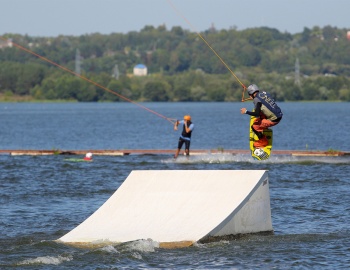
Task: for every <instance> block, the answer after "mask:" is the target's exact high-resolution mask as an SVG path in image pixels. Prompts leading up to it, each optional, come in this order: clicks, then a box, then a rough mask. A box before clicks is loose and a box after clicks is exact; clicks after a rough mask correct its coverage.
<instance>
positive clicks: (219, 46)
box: [0, 26, 350, 101]
mask: <svg viewBox="0 0 350 270" xmlns="http://www.w3.org/2000/svg"><path fill="white" fill-rule="evenodd" d="M346 33H347V31H346V30H345V29H337V28H334V27H330V26H326V27H324V28H323V29H321V28H318V27H314V28H313V29H308V28H304V31H303V32H302V33H298V34H294V35H292V34H289V33H281V32H279V31H278V30H276V29H271V28H266V27H262V28H254V29H247V30H241V31H238V30H236V29H230V30H220V31H216V30H215V29H210V30H208V31H205V32H204V33H201V35H202V36H203V37H204V38H205V39H206V40H207V41H208V43H209V44H210V45H211V47H212V48H213V49H214V50H215V51H216V52H217V53H218V55H219V56H220V57H221V59H222V60H223V61H224V62H225V64H226V65H227V66H228V67H229V69H230V70H229V69H228V68H227V67H226V66H225V65H224V64H223V63H222V62H221V61H220V59H219V58H218V57H217V56H216V55H215V54H214V53H213V52H212V51H211V49H210V48H209V47H208V46H207V45H206V44H205V42H204V41H203V40H202V39H201V38H200V37H199V36H198V35H197V34H196V33H192V32H189V31H187V30H184V29H182V28H181V27H173V28H172V29H171V30H169V31H168V30H167V29H166V28H165V27H164V26H160V27H158V28H154V27H152V26H146V27H145V28H144V29H142V30H141V31H140V32H129V33H127V34H118V33H114V34H110V35H102V34H98V33H96V34H90V35H82V36H58V37H31V36H21V35H16V34H6V35H5V36H4V37H6V38H7V39H9V40H12V41H13V42H14V43H16V44H20V45H21V46H23V47H25V48H28V49H30V50H31V51H33V52H34V53H36V54H38V55H40V56H42V57H45V58H47V59H49V60H51V61H53V62H55V63H57V64H59V65H61V66H63V67H66V68H68V69H70V70H72V71H75V72H78V73H81V75H82V76H84V77H85V78H87V79H88V80H89V81H87V80H84V79H81V78H79V77H77V76H74V75H72V74H71V73H69V72H67V71H64V70H62V69H60V68H58V67H57V66H55V65H52V64H50V63H48V62H45V61H43V60H42V59H40V58H38V57H35V56H33V55H32V54H30V53H28V52H26V51H24V50H21V49H19V48H17V47H16V46H12V47H11V46H10V45H9V43H8V44H7V43H5V41H0V42H1V43H0V94H2V96H5V97H11V96H30V97H31V98H33V99H36V100H59V99H60V100H62V99H63V100H77V101H122V100H124V98H127V99H131V100H134V101H237V100H240V99H241V93H242V87H241V85H240V83H239V81H238V80H237V79H236V78H235V77H234V76H233V74H232V73H231V71H232V72H233V73H234V75H236V76H237V78H239V80H240V81H241V82H242V83H244V84H245V85H249V84H250V83H255V84H257V85H258V86H259V87H260V88H262V89H265V90H268V91H270V92H271V93H273V94H274V95H275V97H276V99H278V100H285V101H298V100H332V101H335V100H343V101H350V77H349V74H350V40H348V39H347V36H346ZM140 63H143V64H145V65H146V66H147V68H148V73H149V74H148V75H147V76H143V77H139V76H132V73H133V68H134V66H135V65H137V64H140ZM92 82H93V83H92Z"/></svg>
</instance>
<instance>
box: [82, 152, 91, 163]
mask: <svg viewBox="0 0 350 270" xmlns="http://www.w3.org/2000/svg"><path fill="white" fill-rule="evenodd" d="M84 160H86V161H91V160H92V153H90V152H89V153H86V155H85V157H84Z"/></svg>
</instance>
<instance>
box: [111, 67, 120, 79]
mask: <svg viewBox="0 0 350 270" xmlns="http://www.w3.org/2000/svg"><path fill="white" fill-rule="evenodd" d="M112 77H113V78H115V79H116V80H118V79H119V68H118V65H115V66H114V68H113V74H112Z"/></svg>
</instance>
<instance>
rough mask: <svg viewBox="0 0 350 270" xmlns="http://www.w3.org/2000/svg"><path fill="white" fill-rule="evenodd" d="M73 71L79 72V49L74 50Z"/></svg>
mask: <svg viewBox="0 0 350 270" xmlns="http://www.w3.org/2000/svg"><path fill="white" fill-rule="evenodd" d="M75 73H77V74H79V75H80V74H81V56H80V51H79V49H77V50H76V52H75Z"/></svg>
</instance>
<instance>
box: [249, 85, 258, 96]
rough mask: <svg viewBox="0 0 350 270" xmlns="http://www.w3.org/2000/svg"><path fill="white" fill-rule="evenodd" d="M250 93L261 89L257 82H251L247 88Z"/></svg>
mask: <svg viewBox="0 0 350 270" xmlns="http://www.w3.org/2000/svg"><path fill="white" fill-rule="evenodd" d="M247 91H248V94H249V95H253V94H254V93H255V92H258V91H259V87H258V86H257V85H256V84H251V85H249V86H248V88H247Z"/></svg>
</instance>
